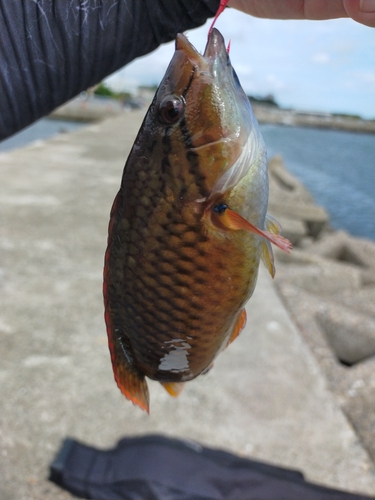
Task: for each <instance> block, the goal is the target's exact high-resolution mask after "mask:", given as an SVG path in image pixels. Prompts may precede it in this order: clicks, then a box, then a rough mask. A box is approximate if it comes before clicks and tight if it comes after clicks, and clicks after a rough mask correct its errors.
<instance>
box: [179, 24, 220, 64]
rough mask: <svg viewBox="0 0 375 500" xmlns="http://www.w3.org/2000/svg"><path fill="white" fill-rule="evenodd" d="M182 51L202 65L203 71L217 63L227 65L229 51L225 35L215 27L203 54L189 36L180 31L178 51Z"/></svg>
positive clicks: (192, 61) (195, 62)
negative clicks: (190, 40)
mask: <svg viewBox="0 0 375 500" xmlns="http://www.w3.org/2000/svg"><path fill="white" fill-rule="evenodd" d="M177 50H180V51H182V52H183V53H184V54H185V56H186V57H187V58H188V59H189V60H190V61H191V63H193V64H194V65H195V66H198V67H200V68H201V69H202V70H203V71H204V70H206V71H207V70H208V68H209V67H210V66H212V67H213V66H214V65H215V64H216V63H219V65H220V63H221V65H223V66H226V65H227V63H228V53H227V49H226V48H225V41H224V38H223V35H222V34H221V33H220V31H219V30H217V29H216V28H213V30H212V32H211V34H210V36H209V38H208V41H207V45H206V48H205V50H204V53H203V55H201V54H200V53H199V52H198V51H197V49H196V48H195V47H194V46H193V45H192V44H191V43H190V42H189V40H188V38H187V37H186V36H185V35H184V34H183V33H178V34H177V36H176V51H177Z"/></svg>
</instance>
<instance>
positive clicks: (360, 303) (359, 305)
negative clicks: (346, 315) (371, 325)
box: [332, 285, 375, 373]
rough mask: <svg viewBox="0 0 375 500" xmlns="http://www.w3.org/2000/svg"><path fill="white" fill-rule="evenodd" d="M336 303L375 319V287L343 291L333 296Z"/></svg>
mask: <svg viewBox="0 0 375 500" xmlns="http://www.w3.org/2000/svg"><path fill="white" fill-rule="evenodd" d="M332 299H333V300H334V301H335V302H339V303H341V304H342V305H345V306H347V307H352V308H353V309H355V310H356V311H358V312H362V313H364V314H367V315H368V316H372V317H373V318H374V319H375V305H374V304H375V286H374V285H371V286H366V287H363V288H360V289H359V290H356V291H355V292H353V290H342V291H340V292H337V293H335V294H334V295H332ZM374 373H375V372H374Z"/></svg>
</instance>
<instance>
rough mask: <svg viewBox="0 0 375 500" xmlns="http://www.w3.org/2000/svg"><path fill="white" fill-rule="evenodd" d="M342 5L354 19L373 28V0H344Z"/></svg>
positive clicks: (374, 13)
mask: <svg viewBox="0 0 375 500" xmlns="http://www.w3.org/2000/svg"><path fill="white" fill-rule="evenodd" d="M344 7H345V9H346V12H347V13H348V16H349V17H351V18H352V19H354V21H357V22H358V23H361V24H364V25H365V26H370V28H375V0H344Z"/></svg>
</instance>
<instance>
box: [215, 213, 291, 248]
mask: <svg viewBox="0 0 375 500" xmlns="http://www.w3.org/2000/svg"><path fill="white" fill-rule="evenodd" d="M213 216H214V217H216V220H217V222H219V224H218V226H219V227H220V226H222V227H224V228H226V229H232V230H233V231H239V230H240V229H244V230H245V231H250V232H251V233H254V234H258V235H259V236H263V238H266V240H268V241H270V242H271V243H273V244H274V245H276V246H277V247H279V248H281V250H284V252H286V253H289V252H290V250H291V249H292V244H291V243H290V241H289V240H287V239H286V238H284V237H283V236H281V235H280V234H274V233H273V232H270V231H266V230H262V229H258V228H257V227H256V226H254V225H253V224H251V222H249V221H248V220H246V219H244V218H243V217H242V216H241V215H240V214H238V213H237V212H234V211H233V210H230V209H229V208H227V207H226V206H225V205H224V206H222V207H219V210H218V211H215V209H214V212H213Z"/></svg>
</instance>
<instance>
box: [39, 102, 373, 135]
mask: <svg viewBox="0 0 375 500" xmlns="http://www.w3.org/2000/svg"><path fill="white" fill-rule="evenodd" d="M252 108H253V111H254V114H255V117H256V119H257V120H258V122H259V123H268V124H275V125H276V124H277V125H285V126H289V127H313V128H324V129H331V130H342V131H347V132H358V133H366V134H375V120H363V119H362V118H355V117H350V116H338V115H334V114H330V113H312V112H303V111H296V110H285V109H280V108H276V107H271V106H265V105H262V104H252ZM123 112H128V111H125V110H124V108H123V107H121V106H120V105H119V103H118V102H117V101H115V100H113V99H111V100H109V99H108V100H102V101H101V100H99V99H98V100H95V101H93V100H90V99H89V100H82V99H80V98H76V99H73V100H72V101H70V102H68V103H66V104H64V105H63V106H60V107H59V108H57V109H55V111H53V112H52V113H51V114H50V115H49V116H48V118H49V119H58V120H71V121H78V122H88V123H90V122H96V121H100V120H103V119H105V118H108V117H110V116H116V115H119V114H121V113H123Z"/></svg>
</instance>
